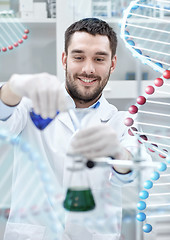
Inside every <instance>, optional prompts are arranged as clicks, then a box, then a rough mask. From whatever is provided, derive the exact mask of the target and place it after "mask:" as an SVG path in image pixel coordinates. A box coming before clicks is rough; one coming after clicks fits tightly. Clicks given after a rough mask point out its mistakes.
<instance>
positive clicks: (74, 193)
mask: <svg viewBox="0 0 170 240" xmlns="http://www.w3.org/2000/svg"><path fill="white" fill-rule="evenodd" d="M63 205H64V208H65V209H67V210H68V211H73V212H84V211H89V210H92V209H94V208H95V202H94V198H93V195H92V192H91V189H90V188H89V189H84V190H78V189H72V188H69V189H68V190H67V194H66V198H65V200H64V204H63Z"/></svg>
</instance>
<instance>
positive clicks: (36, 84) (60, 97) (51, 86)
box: [9, 73, 67, 118]
mask: <svg viewBox="0 0 170 240" xmlns="http://www.w3.org/2000/svg"><path fill="white" fill-rule="evenodd" d="M9 86H10V88H11V90H12V92H14V93H15V94H16V95H18V96H19V97H23V96H25V97H28V98H29V99H31V100H32V104H33V109H34V111H35V113H36V114H40V115H41V116H42V117H43V118H47V117H50V118H53V117H54V116H55V115H56V112H57V111H64V110H65V109H66V108H67V106H66V101H65V94H64V89H62V87H61V83H60V82H59V80H58V79H57V77H56V76H54V75H50V74H48V73H40V74H33V75H31V74H27V75H18V74H14V75H12V77H11V79H10V80H9Z"/></svg>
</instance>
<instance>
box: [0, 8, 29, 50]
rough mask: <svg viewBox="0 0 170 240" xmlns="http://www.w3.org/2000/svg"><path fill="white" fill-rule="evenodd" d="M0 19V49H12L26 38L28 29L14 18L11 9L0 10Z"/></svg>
mask: <svg viewBox="0 0 170 240" xmlns="http://www.w3.org/2000/svg"><path fill="white" fill-rule="evenodd" d="M0 20H1V24H0V51H2V52H7V51H10V50H13V49H14V48H17V47H18V46H19V45H20V44H22V43H23V42H24V40H26V39H27V38H28V34H29V29H27V28H25V27H24V25H23V24H21V22H20V21H19V20H18V19H17V18H15V14H14V12H13V11H12V10H10V11H5V10H4V11H0Z"/></svg>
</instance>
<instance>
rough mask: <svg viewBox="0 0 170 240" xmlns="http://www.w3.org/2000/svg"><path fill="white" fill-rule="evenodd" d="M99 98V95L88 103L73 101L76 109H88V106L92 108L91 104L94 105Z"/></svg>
mask: <svg viewBox="0 0 170 240" xmlns="http://www.w3.org/2000/svg"><path fill="white" fill-rule="evenodd" d="M100 97H101V95H100V96H99V97H97V98H96V99H94V100H93V101H89V102H85V101H83V100H76V99H73V100H74V102H75V105H76V108H88V107H90V106H92V105H93V104H95V103H96V102H97V101H98V100H99V98H100Z"/></svg>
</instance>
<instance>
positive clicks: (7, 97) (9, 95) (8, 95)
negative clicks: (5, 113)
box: [0, 82, 21, 107]
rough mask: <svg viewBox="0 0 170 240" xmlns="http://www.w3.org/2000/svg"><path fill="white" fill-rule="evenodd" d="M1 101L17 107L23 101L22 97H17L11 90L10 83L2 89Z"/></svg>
mask: <svg viewBox="0 0 170 240" xmlns="http://www.w3.org/2000/svg"><path fill="white" fill-rule="evenodd" d="M0 99H1V101H2V102H3V103H4V104H6V105H8V106H11V107H13V106H16V105H18V104H19V102H20V101H21V97H19V96H17V95H16V94H15V93H14V92H13V91H12V90H11V88H10V86H9V83H8V82H7V83H5V84H4V85H3V86H2V87H1V88H0Z"/></svg>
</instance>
